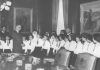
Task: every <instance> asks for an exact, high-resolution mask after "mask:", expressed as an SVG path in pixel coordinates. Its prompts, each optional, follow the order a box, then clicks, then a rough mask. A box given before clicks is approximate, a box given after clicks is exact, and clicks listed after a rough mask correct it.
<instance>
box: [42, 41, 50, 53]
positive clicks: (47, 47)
mask: <svg viewBox="0 0 100 70" xmlns="http://www.w3.org/2000/svg"><path fill="white" fill-rule="evenodd" d="M42 49H46V50H47V53H49V51H50V42H49V41H48V40H46V41H44V42H43V46H42Z"/></svg>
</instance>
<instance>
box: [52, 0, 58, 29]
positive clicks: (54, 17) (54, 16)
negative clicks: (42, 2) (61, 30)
mask: <svg viewBox="0 0 100 70" xmlns="http://www.w3.org/2000/svg"><path fill="white" fill-rule="evenodd" d="M52 4H53V5H52V31H56V29H57V19H58V9H59V0H53V1H52Z"/></svg>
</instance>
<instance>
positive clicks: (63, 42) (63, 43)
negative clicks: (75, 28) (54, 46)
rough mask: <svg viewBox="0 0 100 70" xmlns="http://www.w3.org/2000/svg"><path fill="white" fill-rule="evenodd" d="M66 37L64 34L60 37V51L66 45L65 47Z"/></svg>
mask: <svg viewBox="0 0 100 70" xmlns="http://www.w3.org/2000/svg"><path fill="white" fill-rule="evenodd" d="M64 37H65V35H63V34H61V35H60V36H59V49H60V48H61V47H64V45H65V41H64Z"/></svg>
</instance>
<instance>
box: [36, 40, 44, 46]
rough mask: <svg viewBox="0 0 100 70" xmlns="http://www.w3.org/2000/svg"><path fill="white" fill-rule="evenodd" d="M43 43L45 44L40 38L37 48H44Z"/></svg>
mask: <svg viewBox="0 0 100 70" xmlns="http://www.w3.org/2000/svg"><path fill="white" fill-rule="evenodd" d="M43 43H44V42H43V40H42V39H41V38H39V39H38V40H37V44H36V47H42V45H43Z"/></svg>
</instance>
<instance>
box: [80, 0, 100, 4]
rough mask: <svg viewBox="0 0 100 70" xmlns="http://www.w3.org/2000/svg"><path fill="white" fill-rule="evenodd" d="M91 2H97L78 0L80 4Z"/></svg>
mask: <svg viewBox="0 0 100 70" xmlns="http://www.w3.org/2000/svg"><path fill="white" fill-rule="evenodd" d="M93 1H98V0H80V3H81V4H82V3H87V2H93Z"/></svg>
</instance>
